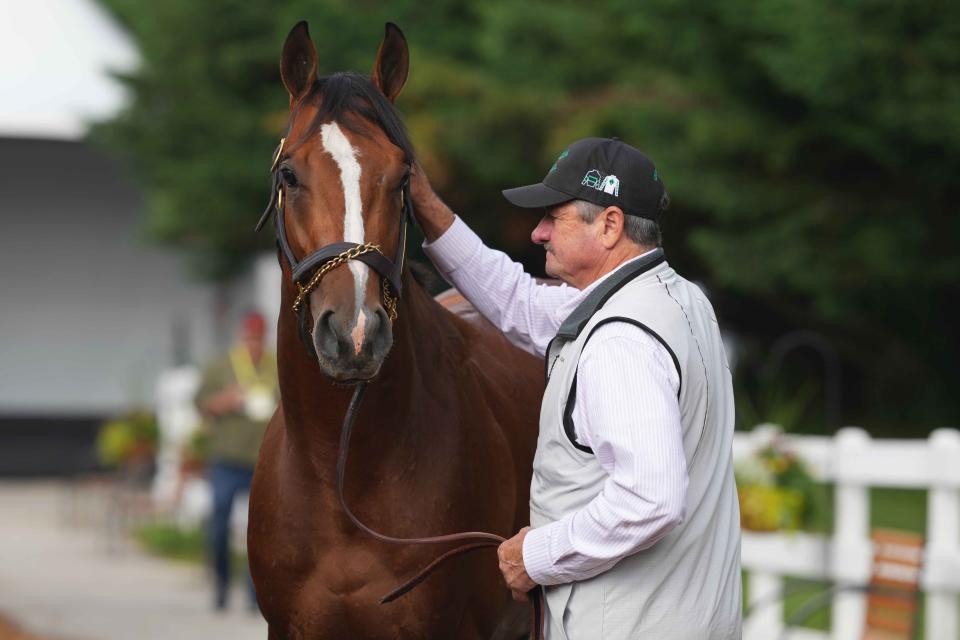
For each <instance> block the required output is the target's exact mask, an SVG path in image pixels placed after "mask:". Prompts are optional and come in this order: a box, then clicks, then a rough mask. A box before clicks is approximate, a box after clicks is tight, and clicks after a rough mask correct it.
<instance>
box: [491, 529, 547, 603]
mask: <svg viewBox="0 0 960 640" xmlns="http://www.w3.org/2000/svg"><path fill="white" fill-rule="evenodd" d="M528 531H530V527H524V528H523V529H520V531H519V532H518V533H517V535H515V536H513V537H512V538H510V539H509V540H507V541H505V542H504V543H503V544H501V545H500V547H499V548H498V549H497V557H498V558H499V559H500V573H502V574H503V579H504V580H505V581H506V583H507V586H508V587H509V588H510V591H511V592H512V593H513V598H514V600H525V599H526V594H527V592H528V591H530V589H533V588H534V587H535V586H537V583H536V582H534V581H533V580H531V579H530V576H528V575H527V569H526V567H525V566H524V564H523V539H524V538H525V537H526V536H527V532H528Z"/></svg>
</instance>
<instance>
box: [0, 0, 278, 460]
mask: <svg viewBox="0 0 960 640" xmlns="http://www.w3.org/2000/svg"><path fill="white" fill-rule="evenodd" d="M137 63H138V54H137V51H136V48H135V46H134V45H133V43H132V42H131V40H130V38H129V37H128V36H127V35H126V34H125V33H124V32H123V31H122V30H121V29H120V28H119V27H118V25H117V24H116V23H115V22H114V21H113V20H112V18H111V17H110V16H109V14H107V13H106V11H105V10H104V9H102V8H101V7H100V6H99V5H97V4H95V2H94V1H93V0H34V1H33V2H29V3H27V2H20V1H19V0H0V166H2V167H3V171H2V172H0V220H2V232H0V475H4V474H11V473H16V474H36V473H51V472H69V471H71V470H78V469H84V468H90V466H91V465H92V462H93V451H92V447H91V444H92V435H93V433H94V431H95V429H96V427H97V426H98V425H99V423H100V421H101V420H102V419H103V418H104V417H108V416H111V415H114V414H117V413H119V412H122V411H125V410H127V409H130V408H132V407H136V406H144V405H147V406H149V405H151V404H152V402H153V389H154V383H155V380H156V376H157V374H158V373H159V372H160V371H161V370H162V369H164V368H167V367H170V366H171V365H174V364H179V363H182V362H184V361H190V362H193V363H202V362H203V361H204V360H205V359H206V358H207V357H208V356H210V355H211V354H212V353H213V352H214V351H215V350H216V349H217V348H218V347H219V346H221V345H220V344H218V343H222V342H223V341H224V340H226V339H228V338H229V336H228V335H224V334H225V333H226V332H227V331H229V327H230V326H231V324H232V322H231V321H232V319H234V318H236V316H237V315H238V314H240V313H242V312H243V310H245V309H247V308H250V307H254V306H256V307H260V308H263V309H264V310H265V311H266V312H267V313H269V314H270V315H269V316H268V318H273V317H276V311H275V310H274V304H273V303H272V302H267V303H258V302H257V300H258V298H263V297H265V296H266V297H267V298H268V299H269V300H272V298H271V297H270V296H271V294H272V293H273V292H272V291H271V292H267V293H261V294H259V295H258V293H257V287H256V286H255V282H257V281H260V282H263V283H266V284H268V285H270V284H272V283H273V282H277V279H278V278H279V276H277V277H276V278H272V276H270V274H272V269H274V268H275V267H274V265H273V263H274V261H275V259H274V258H273V256H270V257H268V258H265V259H264V260H263V261H262V262H261V263H260V264H259V266H258V269H257V272H258V273H259V277H257V278H254V277H252V276H250V277H248V278H247V279H246V280H244V281H240V282H237V283H236V284H235V285H233V286H232V287H231V288H230V291H229V294H230V295H229V296H227V299H228V300H229V304H228V305H226V307H225V308H224V305H223V304H222V301H223V299H224V298H223V296H222V295H216V293H217V292H215V291H214V290H213V288H212V287H210V286H208V285H204V284H200V283H197V282H192V281H191V280H190V279H189V277H188V275H187V274H186V272H185V270H184V268H183V265H182V262H181V261H180V260H179V259H178V258H177V256H176V255H174V254H172V253H169V252H165V251H163V250H161V249H159V248H157V247H155V246H151V245H150V244H149V243H148V241H147V240H146V239H145V238H144V234H143V229H142V224H143V208H142V197H141V195H140V193H139V192H138V189H137V188H136V186H135V184H134V183H133V181H132V179H131V176H130V174H129V173H128V172H127V171H125V168H124V167H122V166H120V164H119V163H118V162H117V160H116V159H113V158H110V157H109V156H108V155H107V154H106V153H104V152H103V151H102V150H100V149H97V148H94V147H92V146H91V145H90V144H88V143H86V142H84V141H83V137H84V134H85V131H86V129H87V123H89V122H91V121H95V120H100V119H104V118H108V117H110V115H112V114H113V113H115V112H116V111H117V110H118V109H120V108H122V105H123V101H124V95H123V91H122V88H121V87H120V86H119V85H118V84H117V83H115V82H114V81H113V80H112V78H111V77H110V75H109V71H111V70H129V69H131V68H134V67H135V66H136V65H137ZM270 288H271V287H270V286H267V289H270ZM220 293H222V291H221V292H220ZM218 300H220V301H221V303H220V308H219V309H218V308H217V305H218V302H217V301H218ZM216 319H218V320H219V325H218V323H217V322H215V320H216ZM271 324H272V323H271ZM218 326H219V327H221V330H220V331H217V327H218Z"/></svg>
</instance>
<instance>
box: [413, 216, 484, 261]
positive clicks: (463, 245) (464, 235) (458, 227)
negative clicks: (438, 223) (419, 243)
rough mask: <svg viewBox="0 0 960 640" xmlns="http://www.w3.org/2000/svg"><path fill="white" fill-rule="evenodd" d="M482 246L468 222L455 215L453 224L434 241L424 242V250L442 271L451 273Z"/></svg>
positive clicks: (481, 241)
mask: <svg viewBox="0 0 960 640" xmlns="http://www.w3.org/2000/svg"><path fill="white" fill-rule="evenodd" d="M481 247H483V240H481V239H480V236H478V235H477V234H476V233H474V232H473V230H472V229H471V228H470V227H468V226H467V223H466V222H464V221H463V220H461V219H460V216H454V220H453V224H452V225H450V228H449V229H447V230H446V231H444V232H443V235H442V236H440V237H439V238H437V239H436V240H434V241H433V242H426V241H425V242H424V243H423V250H424V252H425V253H426V254H427V256H428V257H429V258H430V260H432V261H433V264H434V266H436V267H437V269H438V270H439V271H440V272H441V273H451V272H453V271H456V270H457V267H460V266H462V265H463V263H464V262H466V261H467V260H468V259H469V258H470V257H471V256H472V255H474V254H475V253H476V252H477V251H478V250H479V249H480V248H481Z"/></svg>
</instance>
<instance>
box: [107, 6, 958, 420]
mask: <svg viewBox="0 0 960 640" xmlns="http://www.w3.org/2000/svg"><path fill="white" fill-rule="evenodd" d="M107 4H108V5H109V6H110V7H111V8H112V9H113V10H114V11H115V12H116V14H117V15H118V16H119V17H120V19H121V20H122V21H123V22H124V23H125V24H127V25H128V27H129V28H130V30H131V31H132V32H133V33H134V35H135V36H136V38H137V40H138V42H139V44H140V47H141V51H142V53H143V58H144V61H145V63H144V66H143V68H142V69H140V70H139V71H138V72H136V73H135V74H133V75H132V76H130V77H128V78H127V79H126V81H127V83H128V85H129V87H130V89H131V91H132V94H133V97H134V100H133V102H132V105H131V107H130V109H129V110H127V111H126V112H125V113H123V114H122V115H121V116H120V117H118V118H117V119H116V120H115V121H113V122H110V123H106V124H104V125H103V126H101V127H99V128H98V130H97V133H96V135H97V136H98V137H100V138H101V139H103V140H106V141H108V142H109V143H111V144H113V145H114V146H115V147H116V148H120V149H122V150H124V151H126V152H128V153H129V154H130V155H131V157H132V158H133V159H134V161H135V163H136V165H137V167H138V168H139V170H140V175H141V177H142V181H143V183H144V185H145V188H146V190H147V195H148V203H149V220H150V225H149V226H150V230H151V231H152V233H153V234H154V236H155V237H156V238H158V239H159V240H160V241H162V242H166V243H168V244H171V245H172V246H175V247H178V248H180V249H183V250H185V251H186V252H187V254H188V255H189V256H190V257H191V259H192V262H193V264H194V265H195V266H196V267H197V268H198V272H199V273H200V274H201V275H204V276H206V277H212V278H215V279H223V278H229V277H230V276H232V275H233V274H235V273H237V272H238V271H239V270H240V269H241V268H242V267H243V264H244V261H245V260H246V259H248V256H249V255H250V254H251V252H252V251H253V250H254V249H256V248H261V247H265V246H268V245H269V242H270V239H269V238H267V237H266V235H267V234H264V237H261V238H257V237H255V236H253V235H252V234H251V233H250V228H251V226H252V224H253V221H254V220H255V219H256V217H257V213H258V212H259V210H260V209H261V208H262V206H263V205H264V204H265V201H266V196H267V194H266V187H267V184H266V182H267V180H266V165H267V164H268V163H269V158H270V153H271V151H272V150H273V148H274V146H275V144H276V141H277V138H278V137H279V136H280V135H281V132H282V130H283V127H284V123H285V112H286V96H285V94H284V91H283V89H282V87H281V85H280V81H279V76H278V72H277V70H276V69H277V61H278V59H279V50H280V46H281V44H282V42H283V39H284V36H285V35H286V32H287V30H288V29H289V27H290V26H291V25H293V24H294V23H295V22H296V21H297V20H299V19H302V18H307V19H309V20H310V24H311V33H313V35H314V39H315V41H316V44H317V48H318V51H319V54H320V59H321V60H322V65H323V68H324V71H325V72H330V71H334V70H340V69H360V70H366V69H368V68H369V65H370V64H371V62H372V59H373V52H374V51H375V47H376V44H377V42H378V39H379V36H380V34H381V29H382V25H383V22H385V21H386V20H393V21H395V22H397V23H398V24H400V25H401V26H402V27H403V28H404V30H405V32H406V34H407V37H408V40H409V41H410V44H411V48H412V69H411V78H410V82H409V84H408V86H407V88H406V89H405V92H404V94H403V95H402V96H401V98H400V100H399V103H398V104H399V107H400V108H401V110H403V111H405V112H406V114H407V118H406V120H407V125H408V128H409V129H410V132H411V137H412V138H413V140H414V143H415V144H416V145H417V152H418V155H419V157H420V159H421V161H422V162H423V163H424V165H425V166H426V168H427V170H428V173H429V174H430V175H431V178H432V180H433V181H434V183H435V185H436V186H438V188H439V190H440V191H441V192H442V193H443V194H444V196H445V197H446V198H447V199H448V201H449V202H450V203H451V205H452V206H453V207H454V208H455V209H456V210H458V211H462V212H465V213H466V214H467V215H468V217H469V218H470V220H471V223H473V224H474V225H475V226H477V227H479V229H480V231H481V233H482V234H484V235H485V236H486V237H488V238H491V239H492V240H494V241H496V242H502V243H503V244H504V245H505V246H507V248H508V249H510V250H512V251H514V252H520V251H522V250H523V247H526V246H527V244H528V243H526V240H525V234H524V232H523V231H522V230H520V231H518V229H522V228H523V227H524V226H526V224H525V223H524V222H520V223H514V224H504V221H505V220H512V221H516V220H523V218H518V217H517V216H516V215H512V216H511V215H510V213H511V210H510V208H509V206H508V205H507V204H506V203H505V202H504V201H503V199H502V198H500V196H499V190H500V189H502V188H504V187H507V186H513V185H518V184H524V183H527V182H530V181H535V180H539V179H540V178H542V177H543V175H544V174H545V173H546V169H547V168H548V167H549V166H550V164H551V163H552V162H553V160H554V159H555V157H556V156H557V154H558V153H559V152H560V151H562V150H563V148H564V147H565V146H566V145H567V144H568V143H569V142H570V141H572V140H574V139H577V138H579V137H583V136H587V135H606V136H613V135H616V136H619V137H621V138H623V139H625V140H627V141H629V142H631V143H633V144H635V145H636V146H638V147H640V148H641V149H644V150H645V151H646V152H647V153H648V154H649V155H650V156H651V157H653V158H654V159H656V161H657V164H658V167H659V168H660V173H661V174H662V175H663V176H664V180H665V183H666V185H667V186H668V188H669V189H670V192H671V195H672V197H673V207H672V209H671V211H670V212H668V215H667V219H666V220H665V237H666V244H667V248H668V253H669V255H670V259H671V262H673V263H674V264H678V266H679V267H680V268H681V270H682V271H683V272H684V273H687V274H693V275H694V276H696V277H697V278H698V279H699V280H701V281H702V282H704V284H705V285H706V286H707V287H708V289H709V290H710V291H711V294H712V295H713V297H714V299H715V301H716V302H717V303H718V306H719V311H720V313H721V315H722V316H723V317H724V320H725V322H726V326H728V327H729V328H731V329H734V330H738V331H739V332H740V333H742V334H746V335H747V337H748V339H749V338H751V337H752V338H753V339H754V341H755V342H757V343H758V344H757V346H755V350H756V351H757V352H759V353H762V351H763V345H764V344H768V343H769V340H771V339H773V338H774V337H776V335H777V334H778V333H782V332H784V331H786V330H788V329H791V328H796V327H810V328H815V329H817V330H818V331H820V332H821V333H824V334H825V335H827V336H828V337H829V338H830V339H831V340H832V342H833V343H834V344H836V345H839V346H840V348H841V352H842V355H843V358H844V361H845V364H846V367H847V371H848V373H849V374H850V375H851V376H852V378H853V379H854V380H855V381H856V382H857V385H856V390H857V393H856V402H851V403H848V406H847V410H848V413H851V412H852V413H854V414H855V415H857V416H858V417H859V416H863V417H864V418H870V419H880V418H883V419H887V420H890V421H893V420H901V419H903V418H905V417H909V418H911V419H914V420H920V421H922V422H923V425H922V426H923V427H926V426H932V425H934V424H936V423H937V422H938V421H939V422H942V421H947V420H957V419H958V418H960V403H958V401H957V400H956V399H955V398H954V394H953V392H952V387H953V385H954V384H955V382H956V379H957V375H956V370H957V367H956V364H955V362H956V360H957V359H958V356H960V348H958V346H957V341H955V340H952V339H951V338H952V336H951V335H950V331H951V330H952V329H953V327H954V326H956V325H957V323H958V321H960V317H958V312H957V311H956V310H955V309H954V308H953V307H951V306H949V305H946V304H944V302H945V301H947V300H949V299H951V297H952V299H956V298H957V293H958V285H957V283H958V281H960V255H958V252H957V251H956V250H954V248H953V243H954V242H955V241H956V240H955V239H956V238H958V237H960V223H958V219H957V217H956V216H954V215H951V214H952V213H953V210H954V209H955V208H956V207H955V205H954V203H955V202H956V201H957V197H958V196H960V186H958V183H957V181H956V179H955V178H954V176H955V175H957V174H958V169H960V166H958V165H960V160H958V158H960V110H958V109H957V108H956V105H957V104H958V102H960V101H958V98H960V74H958V69H960V49H958V48H957V47H956V46H955V43H956V42H957V41H960V33H958V31H960V7H957V6H954V5H949V4H948V3H937V2H923V1H921V2H907V1H906V0H900V1H899V2H896V1H895V2H889V1H888V2H878V1H876V0H851V1H849V2H844V3H839V4H838V3H836V2H830V1H829V0H804V1H800V0H770V1H768V2H763V3H756V2H751V1H748V0H726V1H724V2H719V1H717V0H708V1H705V2H703V1H696V2H695V1H693V0H649V1H648V2H644V3H642V5H637V4H636V3H633V2H627V1H625V0H608V1H607V2H606V3H604V4H603V5H601V6H587V5H584V4H582V3H574V2H569V1H559V2H558V1H552V2H545V1H543V0H534V1H532V2H528V3H523V4H516V3H510V2H505V1H503V0H490V1H488V2H484V3H477V4H473V5H464V4H462V3H457V2H452V1H450V0H443V1H438V2H433V3H429V4H425V3H414V2H411V1H409V0H406V1H403V2H397V3H390V4H389V6H386V5H378V4H375V3H369V2H361V3H357V2H353V3H347V2H343V1H341V0H333V1H330V2H325V3H320V4H317V3H307V2H305V1H304V0H293V1H291V2H289V3H285V5H284V6H283V8H282V9H278V8H275V7H270V6H268V5H266V4H259V3H244V2H239V1H237V0H212V1H210V2H203V3H195V2H188V1H187V0H169V1H167V2H163V3H142V2H136V1H135V0H107ZM530 226H532V220H530ZM954 306H956V305H954Z"/></svg>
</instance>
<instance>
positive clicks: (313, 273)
mask: <svg viewBox="0 0 960 640" xmlns="http://www.w3.org/2000/svg"><path fill="white" fill-rule="evenodd" d="M286 140H287V139H286V138H281V139H280V144H279V145H277V150H276V152H274V155H273V163H272V164H271V165H270V171H271V187H270V201H269V202H268V203H267V208H266V209H264V211H263V214H262V215H261V216H260V220H259V221H258V222H257V226H256V227H255V229H254V230H255V231H260V229H262V228H263V225H264V224H266V222H267V219H268V218H270V216H271V215H273V216H274V228H275V232H276V237H277V247H278V248H279V250H280V253H281V255H282V256H283V258H284V259H285V260H286V261H287V265H289V267H290V274H291V279H292V280H293V283H294V284H295V285H296V286H297V296H296V298H295V299H294V301H293V305H292V307H293V311H294V312H296V313H297V314H298V320H299V327H300V339H301V340H302V341H303V343H304V346H306V347H307V349H308V350H309V351H310V353H311V354H313V355H314V356H316V352H315V349H314V346H313V340H312V339H311V338H310V333H309V324H310V323H309V314H308V313H307V311H308V309H309V306H310V305H309V301H307V297H308V296H309V295H310V292H311V291H313V289H315V288H316V287H317V285H319V284H320V280H321V279H323V276H324V275H326V274H327V273H329V272H330V271H332V270H333V269H335V268H336V267H338V266H340V265H341V264H345V263H347V262H349V261H350V260H359V261H360V262H363V263H364V264H366V265H367V266H369V267H370V268H371V269H373V270H374V271H376V272H377V273H379V274H380V277H381V281H382V282H383V287H382V288H383V306H384V307H385V309H386V311H387V315H388V316H389V317H390V320H391V321H394V320H396V319H397V299H399V297H400V295H401V293H402V291H403V283H402V281H401V276H402V273H403V264H404V261H405V259H406V252H407V227H408V226H409V224H410V223H411V222H413V221H414V218H413V205H412V204H411V202H410V179H409V177H406V178H404V180H403V184H402V185H401V186H400V233H399V234H398V236H397V248H396V251H395V252H394V255H395V256H396V260H391V259H390V258H388V257H387V256H385V255H384V254H383V251H382V250H381V248H380V245H378V244H373V243H365V244H358V243H356V242H334V243H331V244H328V245H326V246H324V247H320V248H319V249H317V250H316V251H314V252H313V253H311V254H309V255H307V256H306V257H305V258H304V259H303V260H297V257H296V256H295V255H294V254H293V249H292V248H291V247H290V242H289V240H287V231H286V222H285V220H284V206H283V195H284V187H283V177H282V175H281V172H280V160H281V158H282V156H283V147H284V144H285V143H286ZM305 301H307V304H304V302H305Z"/></svg>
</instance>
